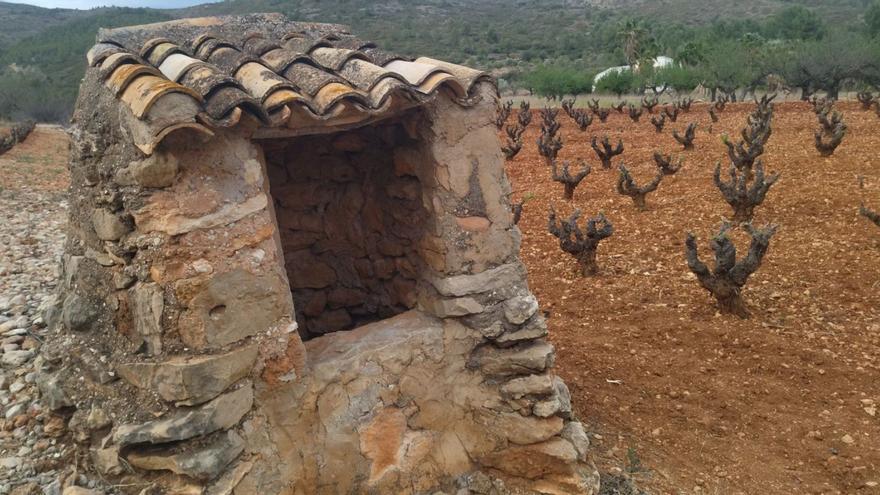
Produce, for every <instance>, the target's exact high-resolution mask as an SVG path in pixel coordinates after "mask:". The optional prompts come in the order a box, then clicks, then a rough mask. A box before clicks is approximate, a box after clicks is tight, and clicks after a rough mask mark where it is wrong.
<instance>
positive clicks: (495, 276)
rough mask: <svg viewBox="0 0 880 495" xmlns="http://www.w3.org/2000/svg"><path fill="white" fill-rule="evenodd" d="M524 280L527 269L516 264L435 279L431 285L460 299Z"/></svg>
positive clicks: (446, 294) (506, 286)
mask: <svg viewBox="0 0 880 495" xmlns="http://www.w3.org/2000/svg"><path fill="white" fill-rule="evenodd" d="M524 280H525V268H523V265H522V263H520V262H515V263H508V264H505V265H501V266H498V267H495V268H490V269H489V270H486V271H483V272H480V273H477V274H474V275H455V276H452V277H444V278H433V279H431V284H432V285H433V286H434V288H435V289H437V291H438V292H440V293H441V294H443V295H444V296H454V297H460V296H467V295H470V294H480V293H483V292H489V291H493V290H498V289H502V288H508V287H510V286H511V285H515V284H521V283H522V282H523V281H524Z"/></svg>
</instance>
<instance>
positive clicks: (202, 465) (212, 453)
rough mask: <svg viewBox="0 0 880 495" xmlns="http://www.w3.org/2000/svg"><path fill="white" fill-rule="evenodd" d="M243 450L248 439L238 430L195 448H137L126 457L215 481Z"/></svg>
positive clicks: (135, 462)
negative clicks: (157, 450) (145, 449)
mask: <svg viewBox="0 0 880 495" xmlns="http://www.w3.org/2000/svg"><path fill="white" fill-rule="evenodd" d="M243 451H244V440H242V438H241V437H240V436H238V434H236V433H235V432H234V431H228V432H226V434H225V435H221V436H220V438H218V439H217V440H215V441H214V442H211V443H209V444H208V445H206V446H204V447H200V448H197V449H195V450H193V451H189V452H181V453H173V452H171V451H169V450H165V451H160V452H155V451H150V452H138V451H133V452H131V453H129V454H128V455H127V456H126V459H127V460H128V462H129V463H130V464H131V465H132V466H134V467H136V468H140V469H146V470H148V471H161V470H166V471H171V472H172V473H177V474H182V475H185V476H189V477H191V478H195V479H198V480H211V479H214V478H216V477H217V476H218V475H219V474H220V473H222V472H223V469H224V468H225V467H226V466H228V465H229V463H231V462H232V461H234V460H235V459H236V458H237V457H238V456H239V455H241V453H242V452H243Z"/></svg>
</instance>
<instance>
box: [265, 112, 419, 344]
mask: <svg viewBox="0 0 880 495" xmlns="http://www.w3.org/2000/svg"><path fill="white" fill-rule="evenodd" d="M411 141H412V140H411V138H410V137H408V136H407V133H406V131H405V129H404V125H403V123H402V122H401V121H400V120H399V119H395V120H393V121H389V122H383V123H379V124H376V125H370V126H367V127H363V128H360V129H355V130H351V131H346V132H342V133H336V134H328V135H316V136H303V137H296V138H290V139H272V140H262V141H260V145H261V147H262V149H263V151H264V154H265V160H266V170H267V174H268V177H269V190H270V192H271V195H272V200H273V203H274V207H275V216H276V219H277V222H278V229H279V237H280V242H281V247H282V250H283V252H284V262H285V267H286V270H287V277H288V280H289V282H290V288H291V291H292V293H293V299H294V307H295V308H296V319H297V322H298V324H299V327H300V333H301V335H303V336H304V337H307V338H308V337H314V336H317V335H323V334H325V333H328V332H332V331H337V330H347V329H351V328H353V327H356V326H360V325H363V324H366V323H369V322H372V321H375V320H379V319H384V318H388V317H391V316H394V315H396V314H399V313H401V312H403V311H406V310H407V309H411V308H412V307H413V306H414V305H415V303H416V296H415V294H416V287H417V280H418V278H419V276H420V273H422V271H423V261H422V258H421V256H420V255H419V253H418V249H417V246H418V243H419V240H420V239H421V238H422V236H423V234H424V226H425V222H426V221H427V219H428V212H427V210H426V209H425V207H424V205H423V204H422V197H423V195H422V184H421V183H420V181H419V180H418V178H416V177H415V176H414V175H413V173H412V171H411V170H409V169H406V168H402V167H400V166H398V167H395V160H394V150H395V149H400V148H401V147H405V146H407V145H409V144H411V143H410V142H411ZM398 164H399V161H398Z"/></svg>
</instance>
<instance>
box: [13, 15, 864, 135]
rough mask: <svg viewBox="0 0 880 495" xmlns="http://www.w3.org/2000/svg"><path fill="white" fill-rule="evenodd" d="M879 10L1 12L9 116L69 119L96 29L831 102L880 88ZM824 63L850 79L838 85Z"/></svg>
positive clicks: (619, 84) (567, 90)
mask: <svg viewBox="0 0 880 495" xmlns="http://www.w3.org/2000/svg"><path fill="white" fill-rule="evenodd" d="M878 2H880V0H874V3H871V2H870V0H740V1H739V2H729V1H728V0H664V1H663V2H657V1H654V0H603V1H602V2H601V4H602V5H603V7H602V8H599V7H595V6H591V5H589V4H585V3H583V2H572V1H570V0H549V1H544V0H413V1H405V2H404V1H401V0H384V1H375V0H227V1H224V2H220V3H215V4H205V5H200V6H197V7H190V8H187V9H178V10H151V9H120V8H102V9H94V10H89V11H71V10H63V9H51V10H50V9H40V8H37V7H29V6H23V5H17V4H7V3H2V2H0V117H19V118H20V117H23V116H31V117H34V118H37V119H40V120H63V119H64V118H65V117H66V116H67V115H68V114H69V112H70V108H71V106H72V103H73V99H74V97H75V94H76V90H77V85H78V81H79V79H80V78H81V76H82V73H83V71H84V66H85V62H84V56H83V55H84V53H85V52H86V50H88V48H89V46H90V45H91V44H92V43H93V41H94V35H95V32H96V31H97V29H98V27H102V26H103V27H114V26H122V25H131V24H141V23H146V22H156V21H161V20H166V19H171V18H180V17H193V16H205V15H221V14H240V13H247V12H281V13H284V14H286V15H287V16H288V17H290V18H292V19H298V20H306V21H321V22H335V23H341V24H347V25H349V26H351V28H352V31H353V32H354V33H356V34H358V35H359V36H360V37H362V38H364V39H370V40H373V41H376V42H377V43H379V44H380V45H381V46H382V47H383V48H387V49H389V50H393V51H397V52H400V53H403V54H408V55H427V56H432V57H436V58H442V59H445V60H449V61H452V62H457V63H462V64H466V65H471V66H476V67H481V68H483V69H486V70H490V71H492V72H493V73H494V74H495V75H497V76H499V77H500V80H501V85H502V89H505V90H506V89H525V90H531V91H534V92H535V93H537V94H542V95H552V96H559V95H561V94H571V93H583V92H589V91H590V90H591V87H592V75H593V74H595V73H597V72H599V71H601V70H603V69H605V68H607V67H609V66H615V65H624V64H627V63H629V62H639V61H641V62H642V63H641V64H640V66H642V67H646V66H649V65H650V64H645V63H644V62H645V61H646V60H648V59H650V58H651V57H653V56H656V55H667V56H670V57H673V58H675V59H676V60H677V61H680V62H681V63H682V64H683V66H682V67H678V68H676V69H674V70H671V69H670V70H663V71H657V72H654V71H651V70H643V71H641V72H640V74H638V76H634V75H631V74H630V75H622V76H620V77H617V78H616V79H615V80H614V81H608V82H607V83H604V86H609V85H611V83H612V82H613V83H614V88H613V89H612V88H609V90H610V91H615V92H616V91H618V90H623V91H624V92H628V91H639V90H643V89H644V88H645V87H650V86H653V85H658V86H662V85H669V86H672V87H675V88H678V89H684V90H687V89H690V88H693V87H695V86H697V85H698V84H700V83H702V84H703V85H704V86H707V87H710V88H713V89H718V90H721V91H732V88H743V87H752V86H757V85H763V84H765V83H766V76H767V75H768V74H774V75H775V76H779V77H784V78H785V79H786V80H787V81H788V83H789V84H793V85H795V86H806V87H808V88H810V89H811V90H813V89H822V90H831V91H832V92H833V91H834V89H835V87H838V88H839V87H840V85H841V84H845V83H847V82H849V81H850V80H852V79H856V80H858V83H860V84H862V83H867V84H877V80H876V77H875V76H876V72H877V70H876V67H873V65H874V64H876V63H877V61H878V60H880V56H878V54H880V52H878V51H877V43H876V42H875V41H872V40H876V38H877V36H880V3H878ZM597 3H599V2H597ZM633 14H637V15H638V17H633ZM872 36H873V37H874V38H872ZM845 44H849V45H848V46H849V49H848V50H844V51H846V52H849V53H847V54H846V55H845V56H841V57H834V56H833V55H832V56H830V57H826V56H825V54H828V49H826V48H825V47H826V46H836V47H841V46H844V45H845ZM870 57H873V61H871V60H867V59H870ZM838 58H839V59H841V60H838ZM820 60H825V61H827V62H829V63H830V64H831V65H830V67H832V68H834V69H835V70H837V71H838V72H839V73H840V74H843V75H844V79H842V80H837V81H836V82H835V81H834V79H835V78H836V77H835V76H833V75H832V74H829V72H830V71H829V70H824V69H823V68H822V67H820V64H819V61H820ZM836 79H839V78H836Z"/></svg>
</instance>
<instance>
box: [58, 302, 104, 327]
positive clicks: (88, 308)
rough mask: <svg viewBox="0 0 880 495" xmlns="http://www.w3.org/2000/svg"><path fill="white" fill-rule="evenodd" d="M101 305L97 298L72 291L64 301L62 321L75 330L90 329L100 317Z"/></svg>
mask: <svg viewBox="0 0 880 495" xmlns="http://www.w3.org/2000/svg"><path fill="white" fill-rule="evenodd" d="M99 305H100V303H99V302H98V301H97V300H96V299H93V298H90V297H86V296H81V295H79V294H77V293H76V292H71V293H70V294H68V295H67V297H65V298H64V302H63V303H62V309H61V321H62V322H63V323H64V326H65V327H67V328H68V329H70V330H72V331H74V332H82V331H85V330H88V329H89V328H91V325H92V323H94V322H95V320H97V319H98V313H99V307H98V306H99Z"/></svg>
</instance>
